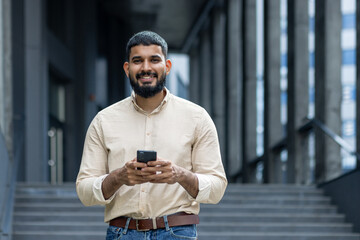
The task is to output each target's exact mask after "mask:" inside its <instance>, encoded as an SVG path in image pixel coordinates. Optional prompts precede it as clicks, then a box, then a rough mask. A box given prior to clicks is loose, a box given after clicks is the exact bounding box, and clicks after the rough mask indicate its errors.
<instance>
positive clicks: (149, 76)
mask: <svg viewBox="0 0 360 240" xmlns="http://www.w3.org/2000/svg"><path fill="white" fill-rule="evenodd" d="M156 77H157V74H156V73H139V74H137V75H136V79H138V80H140V81H141V82H142V83H143V84H150V83H151V82H152V81H153V80H154V79H155V78H156Z"/></svg>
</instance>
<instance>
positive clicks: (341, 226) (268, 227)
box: [198, 222, 353, 233]
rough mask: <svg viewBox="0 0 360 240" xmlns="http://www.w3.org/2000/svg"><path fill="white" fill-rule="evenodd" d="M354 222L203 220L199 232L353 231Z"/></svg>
mask: <svg viewBox="0 0 360 240" xmlns="http://www.w3.org/2000/svg"><path fill="white" fill-rule="evenodd" d="M352 227H353V225H352V224H349V223H266V222H257V223H238V222H232V223H231V222H229V223H224V222H221V223H215V222H214V223H211V222H201V224H199V225H198V230H199V232H211V231H214V230H215V229H216V230H217V231H235V232H238V231H243V232H293V233H295V232H296V233H299V232H300V233H302V232H309V233H310V232H313V233H331V232H335V233H351V231H352Z"/></svg>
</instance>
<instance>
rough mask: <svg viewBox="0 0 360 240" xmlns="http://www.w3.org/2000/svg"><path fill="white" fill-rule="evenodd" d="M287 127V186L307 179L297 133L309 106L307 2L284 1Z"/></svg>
mask: <svg viewBox="0 0 360 240" xmlns="http://www.w3.org/2000/svg"><path fill="white" fill-rule="evenodd" d="M287 4H288V15H287V16H288V97H287V99H288V105H287V113H288V123H287V149H288V160H287V182H288V183H306V181H308V180H309V179H310V176H309V175H307V174H308V173H309V169H310V168H309V158H308V141H307V138H301V136H300V135H299V134H298V133H297V129H298V128H299V127H300V126H301V125H302V124H303V119H304V118H305V117H307V115H308V106H309V77H308V76H309V74H308V71H309V50H308V49H309V46H308V45H309V43H308V35H309V14H308V1H302V0H288V2H287Z"/></svg>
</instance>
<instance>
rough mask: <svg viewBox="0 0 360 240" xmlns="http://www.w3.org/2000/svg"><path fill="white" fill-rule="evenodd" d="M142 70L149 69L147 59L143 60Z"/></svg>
mask: <svg viewBox="0 0 360 240" xmlns="http://www.w3.org/2000/svg"><path fill="white" fill-rule="evenodd" d="M142 70H143V71H145V72H147V71H149V70H151V66H150V62H149V61H148V60H145V61H144V62H143V66H142Z"/></svg>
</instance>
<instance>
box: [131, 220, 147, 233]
mask: <svg viewBox="0 0 360 240" xmlns="http://www.w3.org/2000/svg"><path fill="white" fill-rule="evenodd" d="M135 223H136V231H139V232H146V231H149V230H150V229H139V219H135Z"/></svg>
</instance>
